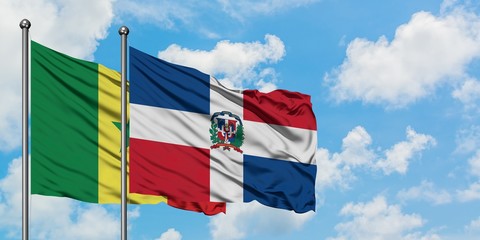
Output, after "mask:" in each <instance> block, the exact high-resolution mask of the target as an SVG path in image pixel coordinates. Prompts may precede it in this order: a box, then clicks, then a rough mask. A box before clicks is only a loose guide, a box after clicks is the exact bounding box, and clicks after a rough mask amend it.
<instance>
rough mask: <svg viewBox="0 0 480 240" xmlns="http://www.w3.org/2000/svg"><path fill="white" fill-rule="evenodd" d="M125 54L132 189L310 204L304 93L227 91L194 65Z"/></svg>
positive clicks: (310, 130)
mask: <svg viewBox="0 0 480 240" xmlns="http://www.w3.org/2000/svg"><path fill="white" fill-rule="evenodd" d="M129 51H130V55H129V56H130V59H129V61H130V84H131V85H130V87H131V88H130V91H131V92H130V94H131V95H130V97H131V99H130V111H131V126H130V129H131V132H130V158H131V163H130V168H131V175H130V192H135V193H143V194H152V195H165V196H169V197H170V196H171V197H173V198H175V199H182V200H188V201H199V202H202V201H214V202H215V201H220V202H250V201H254V200H256V201H258V202H260V203H262V204H264V205H267V206H270V207H275V208H281V209H288V210H294V211H295V212H299V213H303V212H307V211H309V210H315V176H316V171H317V167H316V162H315V156H314V155H315V151H316V145H317V133H316V129H317V127H316V120H315V116H314V114H313V111H312V104H311V102H310V96H308V95H305V94H301V93H298V92H289V91H286V90H276V91H273V92H270V93H261V92H259V91H256V90H243V91H234V90H229V89H227V88H225V87H223V86H222V85H221V84H219V82H218V81H217V80H216V79H215V78H213V77H210V76H209V75H207V74H204V73H202V72H200V71H198V70H196V69H193V68H189V67H185V66H180V65H176V64H172V63H169V62H166V61H163V60H161V59H158V58H155V57H153V56H150V55H148V54H146V53H143V52H141V51H139V50H137V49H135V48H132V47H130V50H129ZM232 57H234V56H232Z"/></svg>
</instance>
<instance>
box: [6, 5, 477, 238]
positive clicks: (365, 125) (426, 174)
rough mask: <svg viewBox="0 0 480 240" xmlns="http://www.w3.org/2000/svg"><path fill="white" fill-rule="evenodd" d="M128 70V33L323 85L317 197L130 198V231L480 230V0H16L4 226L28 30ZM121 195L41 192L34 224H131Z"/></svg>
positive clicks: (76, 229)
mask: <svg viewBox="0 0 480 240" xmlns="http://www.w3.org/2000/svg"><path fill="white" fill-rule="evenodd" d="M23 18H28V19H30V21H31V22H32V27H31V29H30V32H31V36H32V39H33V40H35V41H38V42H40V43H42V44H44V45H46V46H49V47H51V48H54V49H56V50H59V51H61V52H64V53H67V54H69V55H72V56H75V57H78V58H83V59H87V60H94V61H96V62H99V63H102V64H104V65H106V66H108V67H110V68H113V69H117V70H118V69H119V63H120V60H119V55H120V53H119V49H120V45H119V44H120V38H119V35H118V29H119V27H120V26H122V25H126V26H128V27H129V28H130V34H129V36H128V37H129V44H130V46H133V47H135V48H138V49H140V50H142V51H144V52H147V53H149V54H151V55H154V56H159V57H161V58H163V59H165V60H169V61H173V62H176V63H179V64H184V65H189V66H192V67H195V68H198V69H200V70H202V71H204V72H205V73H209V74H212V75H215V76H216V77H217V78H218V79H220V80H221V81H222V82H223V83H224V84H226V85H229V86H232V87H236V88H251V89H252V88H255V89H261V90H263V91H270V90H273V89H276V88H280V89H288V90H291V91H299V92H303V93H306V94H309V95H311V96H312V103H313V108H314V112H315V114H316V118H317V125H318V146H317V147H318V151H317V154H316V160H317V167H318V174H317V182H316V194H317V211H316V212H315V213H312V212H310V213H307V214H295V213H291V212H288V211H284V210H277V209H272V208H267V207H263V206H261V205H259V204H256V203H250V204H241V203H236V204H229V205H228V207H227V214H226V215H220V216H215V217H207V216H204V215H202V214H197V213H191V212H187V211H181V210H177V209H173V208H170V207H168V206H166V205H165V204H160V205H150V206H129V213H130V215H129V216H130V217H129V224H130V231H129V236H130V239H161V240H167V239H168V240H178V239H184V240H185V239H187V240H188V239H478V238H479V237H480V121H479V120H480V80H479V79H480V71H479V69H480V61H479V60H480V5H479V4H478V3H477V2H476V1H468V0H465V1H461V0H444V1H440V0H423V1H401V0H392V1H373V0H369V1H354V0H318V1H317V0H296V1H293V0H292V1H290V0H284V1H277V0H259V1H253V0H246V1H231V0H216V1H208V2H207V1H198V0H187V1H181V2H180V1H169V0H160V1H154V0H140V1H132V0H116V1H112V0H87V1H75V0H63V1H58V0H57V1H54V0H29V1H27V0H2V1H1V2H0V27H1V29H2V44H1V46H0V55H1V56H2V58H1V59H0V61H1V62H2V63H1V66H2V67H1V71H0V82H1V85H2V88H0V102H1V104H0V133H1V134H0V216H1V217H0V238H1V239H18V238H20V231H21V228H20V227H21V221H20V217H21V209H20V206H21V205H20V202H21V196H20V194H21V190H20V186H21V183H20V167H21V164H20V161H19V157H20V156H21V149H20V146H21V145H20V121H21V115H20V109H21V65H20V64H21V49H20V46H21V43H20V39H21V30H20V28H19V27H18V23H19V22H20V20H21V19H23ZM119 221H120V220H119V207H118V206H115V205H93V204H84V203H80V202H77V201H74V200H70V199H64V198H53V197H42V196H32V219H31V226H32V228H31V234H32V237H33V239H118V238H119V229H120V223H119Z"/></svg>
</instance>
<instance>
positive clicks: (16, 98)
mask: <svg viewBox="0 0 480 240" xmlns="http://www.w3.org/2000/svg"><path fill="white" fill-rule="evenodd" d="M112 2H113V0H87V1H76V0H66V1H56V0H2V1H0V29H2V36H3V37H2V44H1V45H0V56H8V57H2V58H1V60H0V61H1V62H0V64H1V65H2V71H0V85H1V86H2V87H1V88H0V102H1V103H2V104H0V132H1V133H2V134H0V151H9V150H12V149H14V148H16V147H18V146H20V141H21V126H20V124H19V123H20V122H21V109H22V108H21V84H22V83H21V35H22V34H21V29H20V27H19V23H20V21H21V20H22V19H23V18H28V19H29V20H30V21H31V23H32V27H31V28H30V33H31V38H32V39H33V40H35V41H38V42H40V43H42V44H44V45H47V46H51V47H53V48H55V49H56V50H58V51H61V52H64V53H66V54H69V55H72V56H75V57H78V58H87V59H92V58H93V52H94V51H95V49H96V47H97V45H98V40H100V39H103V38H105V37H106V35H107V29H108V27H109V26H110V23H111V21H112V18H113V12H112Z"/></svg>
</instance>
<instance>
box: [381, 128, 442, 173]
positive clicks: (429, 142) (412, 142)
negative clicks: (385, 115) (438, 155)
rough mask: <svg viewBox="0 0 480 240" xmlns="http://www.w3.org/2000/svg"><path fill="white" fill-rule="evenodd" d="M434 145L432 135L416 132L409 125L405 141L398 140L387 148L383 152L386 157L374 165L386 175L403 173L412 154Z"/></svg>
mask: <svg viewBox="0 0 480 240" xmlns="http://www.w3.org/2000/svg"><path fill="white" fill-rule="evenodd" d="M435 145H436V141H435V139H434V138H433V137H432V136H430V135H425V134H418V133H416V132H415V130H413V129H412V128H411V127H407V141H402V142H399V143H397V144H395V145H394V146H393V147H392V148H390V149H388V150H387V151H386V152H385V155H386V158H385V159H381V160H379V161H378V162H377V163H376V167H377V168H380V169H382V170H383V172H384V173H385V174H387V175H388V174H390V173H392V172H394V171H396V172H398V173H401V174H405V173H406V172H407V169H408V164H409V161H410V160H411V159H412V158H413V156H415V155H417V154H419V153H420V152H421V151H423V150H425V149H426V148H428V147H430V146H435Z"/></svg>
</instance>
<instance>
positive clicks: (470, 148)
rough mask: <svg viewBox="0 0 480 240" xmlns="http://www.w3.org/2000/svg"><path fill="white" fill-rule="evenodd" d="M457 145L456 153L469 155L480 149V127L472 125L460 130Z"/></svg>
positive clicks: (456, 140) (456, 139)
mask: <svg viewBox="0 0 480 240" xmlns="http://www.w3.org/2000/svg"><path fill="white" fill-rule="evenodd" d="M455 143H456V144H457V147H456V148H455V152H456V153H463V154H468V153H472V152H475V151H476V150H477V149H480V126H477V125H472V126H470V127H469V128H465V129H461V130H459V131H458V132H457V136H456V138H455Z"/></svg>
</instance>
